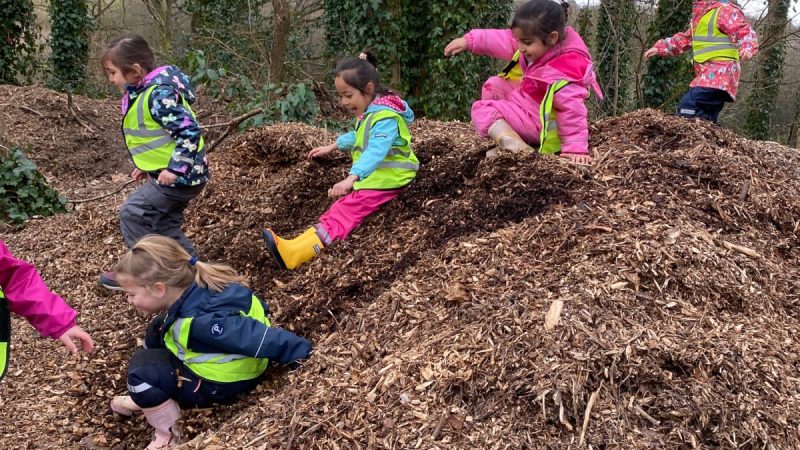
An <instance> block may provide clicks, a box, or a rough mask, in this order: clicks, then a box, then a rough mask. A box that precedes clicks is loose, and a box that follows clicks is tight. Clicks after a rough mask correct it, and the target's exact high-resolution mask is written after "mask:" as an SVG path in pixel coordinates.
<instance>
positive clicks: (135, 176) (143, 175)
mask: <svg viewBox="0 0 800 450" xmlns="http://www.w3.org/2000/svg"><path fill="white" fill-rule="evenodd" d="M131 178H133V179H134V180H136V181H139V180H144V179H145V178H147V173H145V172H142V171H141V170H139V169H133V172H131Z"/></svg>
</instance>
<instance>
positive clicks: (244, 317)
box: [111, 235, 311, 449]
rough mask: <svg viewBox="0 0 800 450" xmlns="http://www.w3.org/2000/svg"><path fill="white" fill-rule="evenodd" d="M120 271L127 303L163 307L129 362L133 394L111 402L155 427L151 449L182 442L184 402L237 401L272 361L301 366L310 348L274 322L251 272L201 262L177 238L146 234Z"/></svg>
mask: <svg viewBox="0 0 800 450" xmlns="http://www.w3.org/2000/svg"><path fill="white" fill-rule="evenodd" d="M114 271H115V273H116V275H117V280H118V281H119V284H120V286H121V287H122V290H123V291H125V293H126V294H127V296H128V303H130V304H132V305H133V306H135V307H136V309H138V310H139V311H141V312H144V313H148V314H153V313H158V312H162V314H159V315H158V316H156V318H155V319H153V321H152V322H151V323H150V326H148V328H147V333H146V334H145V348H144V349H141V350H138V351H137V352H136V353H134V355H133V357H132V358H131V360H130V362H129V364H128V392H129V395H124V396H117V397H114V399H113V400H112V401H111V409H112V410H114V411H115V412H117V413H119V414H123V415H128V416H129V415H132V414H133V413H134V412H136V411H142V412H143V413H144V415H145V418H146V419H147V422H148V423H149V424H150V425H151V426H152V427H153V428H155V437H154V439H153V441H152V442H151V443H150V446H148V447H147V448H148V449H156V448H166V447H169V446H172V445H175V444H177V443H178V442H179V440H180V436H179V434H180V433H179V432H178V431H177V429H176V427H175V425H176V423H177V421H178V419H179V418H180V406H179V405H182V406H188V407H198V408H206V407H209V406H211V405H213V404H215V403H222V404H227V403H232V402H234V401H235V400H236V398H237V396H239V395H240V394H243V393H246V392H249V391H250V390H252V389H253V388H255V387H256V386H257V385H258V383H259V379H260V377H261V375H262V374H263V373H264V370H265V369H266V368H267V363H268V361H269V360H270V359H272V360H276V361H278V362H281V363H284V364H289V365H292V366H296V365H297V361H298V360H301V359H305V358H307V357H308V356H309V354H310V352H311V342H310V341H308V340H307V339H304V338H302V337H299V336H297V335H295V334H294V333H291V332H289V331H286V330H282V329H280V328H275V327H272V326H271V323H270V321H269V319H268V317H267V314H268V313H269V307H268V306H267V304H266V303H264V302H263V301H261V300H260V299H259V298H258V297H256V296H255V295H254V294H253V292H252V291H250V289H249V288H248V284H247V280H246V279H245V278H244V277H242V276H241V275H239V274H238V273H236V271H235V270H234V269H233V268H231V267H230V266H226V265H221V264H211V263H205V262H200V261H198V260H197V257H196V256H191V255H189V253H187V252H186V250H184V249H183V248H182V247H181V246H180V245H179V244H178V243H177V242H176V241H175V240H174V239H172V238H169V237H164V236H156V235H149V236H145V237H144V238H143V239H142V240H140V241H139V242H137V243H136V244H135V245H134V246H133V248H131V250H130V251H129V252H128V253H127V254H125V255H124V256H123V257H122V258H121V259H120V260H119V262H118V263H117V265H116V267H115V269H114ZM179 380H180V381H179Z"/></svg>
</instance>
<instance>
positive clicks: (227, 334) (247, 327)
mask: <svg viewBox="0 0 800 450" xmlns="http://www.w3.org/2000/svg"><path fill="white" fill-rule="evenodd" d="M194 343H201V344H202V345H199V346H194ZM189 346H190V347H192V348H195V347H205V348H209V347H210V348H215V349H218V350H221V351H223V352H225V353H231V354H238V355H246V356H252V357H255V358H269V359H271V360H273V361H278V362H281V363H283V364H290V363H292V362H294V361H297V360H298V359H305V358H307V357H308V355H309V354H310V353H311V341H309V340H308V339H305V338H302V337H300V336H297V335H296V334H294V333H292V332H290V331H286V330H283V329H281V328H275V327H268V326H266V325H264V324H263V323H261V322H259V321H257V320H255V319H252V318H250V317H247V316H243V315H231V316H225V317H221V316H218V315H216V314H208V315H204V316H199V317H195V318H194V320H192V327H191V330H190V332H189ZM197 351H200V350H197Z"/></svg>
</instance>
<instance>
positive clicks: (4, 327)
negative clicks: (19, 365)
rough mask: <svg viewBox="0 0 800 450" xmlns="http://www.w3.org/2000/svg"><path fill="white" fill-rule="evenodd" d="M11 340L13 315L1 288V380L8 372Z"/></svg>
mask: <svg viewBox="0 0 800 450" xmlns="http://www.w3.org/2000/svg"><path fill="white" fill-rule="evenodd" d="M10 338H11V315H10V314H9V312H8V303H6V296H5V294H3V288H1V287H0V380H2V379H3V377H5V376H6V372H7V371H8V356H9V350H10V349H9V340H10Z"/></svg>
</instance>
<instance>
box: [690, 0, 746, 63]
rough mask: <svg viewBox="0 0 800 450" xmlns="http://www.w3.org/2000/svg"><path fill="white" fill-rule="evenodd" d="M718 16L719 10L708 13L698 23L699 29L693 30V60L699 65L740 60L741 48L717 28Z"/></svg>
mask: <svg viewBox="0 0 800 450" xmlns="http://www.w3.org/2000/svg"><path fill="white" fill-rule="evenodd" d="M718 15H719V8H714V9H712V10H711V11H708V12H707V13H705V15H704V16H703V17H702V18H701V19H700V22H698V23H697V28H694V29H692V52H693V54H694V55H693V58H694V60H695V61H697V62H698V63H704V62H706V61H711V60H735V61H738V60H739V47H738V46H737V45H736V44H734V43H733V42H731V38H730V36H728V35H727V34H725V33H723V32H722V31H720V30H719V27H718V26H717V16H718Z"/></svg>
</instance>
